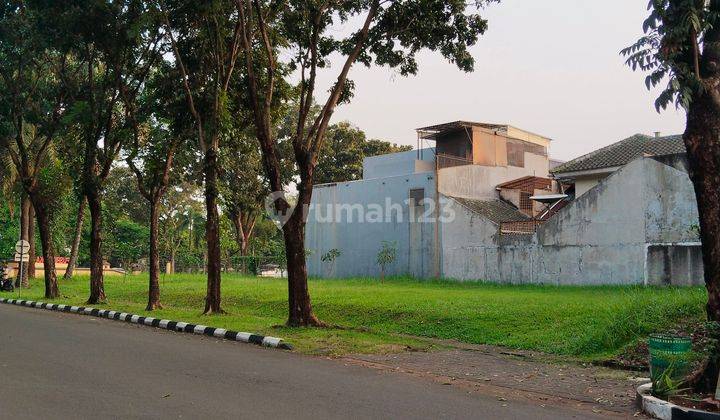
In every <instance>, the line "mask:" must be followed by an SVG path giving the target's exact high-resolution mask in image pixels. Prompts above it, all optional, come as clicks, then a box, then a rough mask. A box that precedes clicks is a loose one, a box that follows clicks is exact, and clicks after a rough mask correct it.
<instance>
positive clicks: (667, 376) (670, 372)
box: [651, 362, 690, 400]
mask: <svg viewBox="0 0 720 420" xmlns="http://www.w3.org/2000/svg"><path fill="white" fill-rule="evenodd" d="M675 370H676V364H675V363H674V362H671V363H670V365H669V366H668V367H667V368H666V369H665V370H664V371H663V372H662V373H660V374H659V375H656V376H655V375H654V376H655V377H654V378H653V381H652V388H651V392H652V395H654V396H656V397H658V398H661V399H663V400H667V399H668V398H669V397H673V396H676V395H679V394H682V393H685V392H687V391H689V390H690V388H684V387H683V385H684V384H685V378H684V377H682V375H680V377H678V376H679V375H678V374H677V373H676V372H675Z"/></svg>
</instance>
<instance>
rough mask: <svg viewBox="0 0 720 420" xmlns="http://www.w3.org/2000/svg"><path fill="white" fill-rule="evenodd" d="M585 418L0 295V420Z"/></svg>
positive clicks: (435, 383) (441, 386)
mask: <svg viewBox="0 0 720 420" xmlns="http://www.w3.org/2000/svg"><path fill="white" fill-rule="evenodd" d="M590 414H592V413H590ZM587 417H588V413H586V412H584V413H581V412H575V411H569V409H567V408H564V409H559V408H552V407H541V406H539V405H538V404H533V403H528V402H512V401H507V402H503V401H499V400H498V398H497V397H495V396H493V395H482V394H478V393H468V392H467V390H462V389H458V388H456V387H452V386H443V385H442V384H439V383H437V382H432V381H428V380H424V379H422V378H415V377H411V376H407V375H404V374H401V373H388V372H380V371H377V370H374V369H369V368H365V367H362V366H346V365H344V364H342V363H340V362H338V361H335V360H328V359H323V358H314V357H309V356H303V355H299V354H294V353H292V352H286V351H281V350H275V349H264V348H259V347H255V346H253V345H249V344H243V343H236V342H229V341H224V340H215V339H213V338H210V337H207V338H206V337H199V336H196V335H191V334H181V333H173V332H169V331H163V330H159V329H154V328H149V327H142V326H136V325H130V324H126V323H122V322H117V321H109V320H104V319H98V318H92V317H86V316H78V315H73V314H64V313H57V312H49V311H44V310H38V309H31V308H22V307H17V306H10V305H2V304H0V418H2V419H26V418H28V419H35V418H43V419H48V418H123V419H128V418H188V419H194V418H202V419H215V418H222V419H226V418H233V419H235V418H293V419H298V418H313V419H325V418H353V419H354V418H392V419H402V418H413V419H418V418H428V419H436V418H488V419H498V418H522V419H527V418H533V419H544V418H546V419H564V418H587Z"/></svg>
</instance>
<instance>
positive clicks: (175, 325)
mask: <svg viewBox="0 0 720 420" xmlns="http://www.w3.org/2000/svg"><path fill="white" fill-rule="evenodd" d="M0 303H5V304H9V305H18V306H25V307H28V308H39V309H46V310H49V311H60V312H69V313H74V314H79V315H90V316H95V317H98V318H107V319H113V320H117V321H125V322H129V323H131V324H138V325H147V326H149V327H156V328H163V329H166V330H169V331H176V332H186V333H193V334H201V335H207V336H210V337H216V338H224V339H227V340H232V341H240V342H243V343H251V344H257V345H259V346H264V347H274V348H279V349H284V350H292V346H291V345H290V344H289V343H285V342H284V341H283V340H282V339H280V338H277V337H268V336H262V335H258V334H251V333H246V332H237V331H231V330H225V329H223V328H215V327H207V326H205V325H195V324H190V323H187V322H180V321H171V320H168V319H159V318H152V317H149V316H147V317H146V316H140V315H135V314H129V313H125V312H118V311H110V310H106V309H95V308H89V307H85V306H71V305H60V304H55V303H44V302H35V301H32V300H19V299H6V298H0Z"/></svg>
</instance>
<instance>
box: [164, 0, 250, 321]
mask: <svg viewBox="0 0 720 420" xmlns="http://www.w3.org/2000/svg"><path fill="white" fill-rule="evenodd" d="M164 3H165V2H164V1H163V0H160V1H159V4H160V8H161V14H162V17H163V21H164V24H165V26H164V27H165V35H166V38H167V39H168V40H169V42H170V44H171V47H172V51H173V54H174V58H175V61H174V63H175V66H176V71H177V73H178V75H179V78H180V80H181V81H182V89H183V90H184V92H185V96H186V99H187V110H188V111H189V114H190V118H191V119H192V121H193V122H194V128H195V130H196V132H197V141H198V145H199V149H200V152H201V153H202V159H203V175H204V179H203V181H204V183H205V208H206V222H205V242H206V245H207V295H206V296H205V310H204V312H203V313H205V314H213V313H223V310H222V307H221V277H220V272H221V254H220V231H219V226H220V223H219V217H220V216H219V213H218V205H217V202H218V195H219V192H218V173H219V164H218V157H219V151H220V140H221V138H222V133H223V126H224V125H225V124H226V120H227V119H228V118H229V115H230V112H231V111H232V109H231V103H230V101H229V100H228V96H229V89H230V87H231V81H232V78H233V72H234V70H235V63H236V61H237V56H238V50H239V47H238V41H239V39H238V38H239V27H238V24H237V23H236V22H235V18H234V16H235V14H234V13H233V7H232V2H231V1H229V0H210V1H205V2H195V1H192V0H178V1H174V2H172V3H171V2H168V5H165V4H164Z"/></svg>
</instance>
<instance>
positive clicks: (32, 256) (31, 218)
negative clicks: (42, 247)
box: [27, 200, 37, 279]
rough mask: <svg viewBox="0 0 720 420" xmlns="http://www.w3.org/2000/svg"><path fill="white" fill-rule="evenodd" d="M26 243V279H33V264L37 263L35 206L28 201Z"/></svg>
mask: <svg viewBox="0 0 720 420" xmlns="http://www.w3.org/2000/svg"><path fill="white" fill-rule="evenodd" d="M28 242H30V252H29V253H28V254H29V255H28V259H29V260H30V261H29V262H28V271H27V275H28V279H34V278H35V262H37V249H36V248H35V205H34V204H33V202H32V200H30V207H29V208H28Z"/></svg>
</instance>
